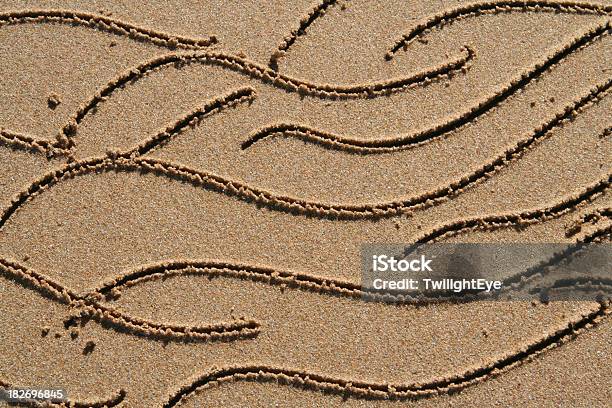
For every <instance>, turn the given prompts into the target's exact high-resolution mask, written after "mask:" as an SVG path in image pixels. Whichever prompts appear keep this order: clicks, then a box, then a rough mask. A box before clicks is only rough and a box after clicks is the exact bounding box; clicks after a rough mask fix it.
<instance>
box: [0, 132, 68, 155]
mask: <svg viewBox="0 0 612 408" xmlns="http://www.w3.org/2000/svg"><path fill="white" fill-rule="evenodd" d="M0 144H2V145H6V146H11V147H16V148H20V149H24V150H28V151H31V152H35V153H42V154H45V155H46V156H47V157H52V156H61V155H65V154H67V151H66V150H65V149H61V148H57V147H55V146H56V145H55V143H52V142H50V141H48V140H37V139H35V138H33V137H32V136H29V135H24V134H21V133H16V132H11V131H8V130H4V129H0Z"/></svg>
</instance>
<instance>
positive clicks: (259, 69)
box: [57, 48, 474, 148]
mask: <svg viewBox="0 0 612 408" xmlns="http://www.w3.org/2000/svg"><path fill="white" fill-rule="evenodd" d="M473 58H474V52H473V51H472V50H471V49H470V48H465V49H464V50H463V53H462V55H460V56H458V57H456V58H454V59H452V60H449V61H448V62H446V63H444V64H442V65H439V66H436V67H433V68H430V69H428V70H425V71H422V72H419V73H416V74H414V75H412V76H407V77H402V78H395V79H391V80H388V81H381V82H375V83H371V84H357V85H347V86H344V85H330V84H314V83H311V82H308V81H304V80H301V79H296V78H293V77H289V76H287V75H283V74H279V73H278V72H276V71H273V70H271V69H269V68H266V67H264V66H262V65H259V64H257V63H255V62H251V61H248V60H246V59H244V58H241V57H238V56H233V55H230V54H224V53H219V52H195V53H181V54H168V55H164V56H161V57H157V58H154V59H152V60H150V61H148V62H145V63H143V64H141V65H139V66H137V67H135V68H132V69H130V70H129V71H127V72H125V73H123V74H121V75H119V76H118V77H117V78H115V79H113V80H112V81H111V82H109V83H108V84H107V85H106V86H104V87H103V88H102V89H101V90H99V91H98V92H97V94H96V95H95V96H94V97H93V98H91V99H90V100H89V102H87V103H86V104H85V105H83V106H82V107H81V108H80V109H79V110H78V111H77V113H76V115H75V116H74V118H73V119H72V120H71V121H70V123H68V124H67V125H66V126H65V127H64V128H63V130H62V133H61V134H60V137H59V140H58V142H57V143H58V144H59V145H58V146H57V147H60V148H69V147H71V146H72V145H73V142H72V139H71V137H72V136H73V135H74V133H75V132H76V130H77V127H78V124H79V123H80V122H81V121H82V120H83V119H84V118H85V116H86V115H87V114H88V113H89V112H91V111H92V109H94V108H95V107H96V106H97V105H98V104H100V103H101V102H103V101H104V100H105V99H106V98H108V97H109V96H110V95H111V94H112V93H113V92H115V91H116V90H117V89H120V88H123V87H124V86H126V85H128V84H130V83H132V82H134V81H137V80H138V79H139V78H141V77H143V76H145V75H147V74H148V73H150V72H153V71H158V70H160V69H163V68H168V67H171V66H185V65H188V64H192V63H199V64H204V65H208V64H209V65H216V66H221V67H223V68H226V69H229V70H232V71H235V72H238V73H240V74H242V75H245V76H248V77H250V78H253V79H258V80H260V81H261V82H263V83H266V84H269V85H272V86H275V87H277V88H279V89H283V90H285V91H289V92H299V93H300V94H302V95H309V96H315V97H319V98H324V99H341V98H372V97H376V96H382V95H388V94H389V93H393V92H399V91H402V90H405V89H407V88H410V87H413V86H423V85H427V84H429V83H431V82H432V81H433V80H436V79H443V78H448V77H449V76H452V75H453V74H455V73H456V72H461V71H462V70H463V69H465V68H466V67H467V65H468V63H469V62H470V61H471V60H472V59H473Z"/></svg>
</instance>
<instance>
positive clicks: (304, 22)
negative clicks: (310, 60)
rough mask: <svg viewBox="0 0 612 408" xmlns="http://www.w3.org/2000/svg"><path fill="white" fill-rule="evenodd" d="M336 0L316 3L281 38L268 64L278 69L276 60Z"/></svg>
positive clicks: (324, 0)
mask: <svg viewBox="0 0 612 408" xmlns="http://www.w3.org/2000/svg"><path fill="white" fill-rule="evenodd" d="M336 2H337V0H323V1H321V2H320V3H319V4H317V5H316V6H315V7H314V8H313V9H312V10H311V11H310V13H308V15H307V16H306V17H304V18H302V19H301V20H300V25H299V27H298V28H297V29H295V30H293V31H291V33H290V34H289V35H288V36H287V37H285V38H284V39H283V42H282V43H281V44H280V45H279V46H278V50H277V51H275V52H274V53H273V54H272V56H271V57H270V63H269V66H270V68H271V69H273V70H275V71H276V70H278V61H279V60H280V59H281V58H282V57H283V56H284V55H285V53H286V52H287V51H288V50H289V48H290V47H291V46H292V45H293V43H294V42H295V41H296V40H297V39H298V37H300V36H302V35H304V34H305V33H306V29H307V28H308V27H310V25H311V24H312V23H314V22H315V20H316V19H318V18H319V17H322V16H323V15H324V14H325V11H326V10H327V9H328V8H329V7H331V6H333V5H334V4H336Z"/></svg>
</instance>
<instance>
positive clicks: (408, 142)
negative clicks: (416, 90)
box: [242, 22, 612, 154]
mask: <svg viewBox="0 0 612 408" xmlns="http://www.w3.org/2000/svg"><path fill="white" fill-rule="evenodd" d="M610 31H612V25H611V23H610V22H605V23H603V24H599V25H597V26H595V27H593V28H590V29H589V30H587V31H585V32H584V33H582V34H580V35H578V36H577V37H575V38H574V39H572V40H571V41H570V42H568V43H567V44H564V45H563V46H561V47H560V48H558V49H556V50H555V51H553V52H551V53H549V54H548V55H547V56H546V57H544V58H542V59H541V60H540V61H539V62H538V63H536V64H534V65H533V66H532V67H531V68H529V69H528V70H526V71H524V72H523V73H522V74H520V75H518V76H517V77H515V78H514V79H513V80H511V81H510V82H509V83H508V84H507V85H504V86H503V87H501V88H500V89H499V90H498V91H496V92H494V93H493V94H492V95H491V96H489V97H488V98H486V99H484V100H482V101H481V102H479V103H478V104H476V105H474V106H472V107H471V108H470V109H468V110H466V111H465V112H463V113H461V114H459V115H456V116H455V117H453V118H451V119H449V120H447V121H445V122H442V123H439V124H436V125H434V126H432V127H430V128H429V129H425V130H422V131H418V132H415V133H412V134H407V135H406V134H404V135H397V136H394V137H387V138H384V139H375V140H360V139H357V138H353V137H350V136H342V135H337V134H334V133H329V132H325V131H321V130H318V129H315V128H312V127H310V126H305V125H300V124H291V123H279V124H273V125H270V126H266V127H264V128H262V129H259V130H257V131H255V132H254V133H253V134H252V135H251V136H249V138H248V139H247V140H245V141H244V142H243V144H242V149H247V148H249V147H251V146H252V145H253V144H255V143H257V142H259V141H261V140H263V139H266V138H271V137H274V136H292V137H297V138H300V139H302V140H304V141H306V142H309V143H314V144H317V145H319V146H321V147H324V148H326V149H334V150H341V151H347V152H354V153H361V154H367V153H384V152H392V151H395V150H401V149H405V148H409V147H415V146H418V145H421V144H424V143H425V142H429V141H431V140H433V139H436V138H438V137H440V136H443V135H445V134H447V133H450V132H454V131H456V130H457V129H459V128H461V127H462V126H464V125H466V124H468V123H470V122H471V121H473V120H475V119H477V118H478V117H480V116H482V115H484V114H485V113H487V112H489V111H490V110H492V109H493V108H495V107H497V106H499V105H500V104H501V103H502V102H504V101H505V100H506V99H508V97H510V96H511V95H513V94H515V93H516V92H517V91H518V90H520V89H522V88H524V87H526V86H527V85H528V84H529V83H530V82H532V81H533V80H534V79H537V78H538V77H540V76H541V75H542V74H544V73H545V72H547V71H549V70H551V69H552V68H553V67H554V66H555V65H557V64H559V63H560V62H561V61H562V60H564V59H565V58H567V57H568V56H569V55H571V54H573V53H574V52H576V51H578V50H580V49H581V48H584V47H586V46H588V45H590V44H591V43H593V42H595V41H596V40H598V39H601V38H603V37H604V36H606V35H608V34H610Z"/></svg>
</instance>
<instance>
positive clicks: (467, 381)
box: [164, 302, 610, 408]
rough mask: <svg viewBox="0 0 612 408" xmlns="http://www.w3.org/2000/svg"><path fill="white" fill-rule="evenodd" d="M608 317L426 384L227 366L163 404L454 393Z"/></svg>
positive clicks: (602, 310)
mask: <svg viewBox="0 0 612 408" xmlns="http://www.w3.org/2000/svg"><path fill="white" fill-rule="evenodd" d="M609 314H610V303H609V302H606V303H601V304H600V305H599V307H598V308H597V309H595V310H593V311H592V312H591V313H589V314H587V315H586V316H583V317H582V318H580V319H578V320H575V321H572V322H569V323H568V324H567V325H566V326H565V327H562V328H560V329H558V330H556V331H554V332H552V333H548V334H546V335H545V336H543V337H542V338H541V339H539V340H537V341H534V342H532V343H530V344H527V345H524V346H522V347H521V348H519V349H517V350H514V351H512V352H510V353H508V354H506V355H504V356H501V357H499V358H498V359H496V360H494V361H492V362H490V363H488V364H484V365H482V366H480V367H477V368H475V369H472V370H468V371H465V372H462V373H458V374H455V375H452V376H448V377H443V378H436V379H433V380H428V381H422V382H419V383H418V384H417V383H415V384H383V383H373V382H372V383H370V382H364V381H359V380H347V379H340V378H333V377H328V376H325V375H320V374H317V373H312V372H306V371H302V370H294V369H288V368H278V367H270V366H265V365H260V366H249V365H246V366H229V367H225V368H221V369H217V370H214V371H211V372H208V373H205V374H204V375H202V376H200V377H197V378H195V379H194V380H193V381H192V382H190V383H189V384H187V385H185V386H183V387H181V388H180V389H178V390H177V391H176V392H175V393H174V394H173V395H172V396H171V397H170V398H169V399H168V401H167V402H166V403H165V404H164V407H165V408H170V407H175V406H177V405H179V404H180V403H181V401H184V399H186V398H188V397H189V396H190V395H191V394H192V393H194V392H195V391H196V390H198V389H200V388H208V387H211V386H219V385H221V384H223V383H227V382H233V381H260V382H269V383H275V384H279V385H289V386H294V387H299V388H302V389H306V390H312V391H320V392H324V393H327V394H331V395H342V396H345V397H353V398H363V399H380V400H404V399H413V398H426V397H431V396H435V395H440V394H447V393H452V392H456V391H459V390H462V389H464V388H466V387H468V386H471V385H475V384H478V383H482V382H483V381H486V380H488V379H489V378H492V377H495V376H497V375H499V374H501V373H503V372H506V371H508V370H509V369H511V368H513V367H516V366H518V365H520V364H523V363H525V362H526V361H530V360H531V359H533V358H535V357H537V356H539V355H540V354H542V353H543V352H545V351H546V350H549V349H552V348H555V347H559V346H560V345H562V344H564V343H567V342H568V341H570V340H571V339H573V338H575V337H576V336H578V335H579V334H581V333H583V332H584V331H586V330H588V329H589V328H591V327H593V326H595V325H597V324H599V323H601V322H602V321H603V320H604V319H605V318H607V317H608V316H609Z"/></svg>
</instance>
